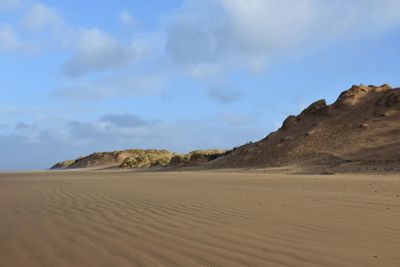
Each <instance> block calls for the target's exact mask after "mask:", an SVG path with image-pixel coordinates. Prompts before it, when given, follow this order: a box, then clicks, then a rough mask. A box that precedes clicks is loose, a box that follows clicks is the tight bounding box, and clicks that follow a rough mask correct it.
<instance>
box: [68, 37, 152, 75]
mask: <svg viewBox="0 0 400 267" xmlns="http://www.w3.org/2000/svg"><path fill="white" fill-rule="evenodd" d="M74 49H75V52H74V54H73V55H72V57H71V58H70V59H69V60H68V61H67V62H66V63H65V65H64V67H63V72H64V73H65V74H66V75H67V76H70V77H76V76H83V75H87V74H91V73H96V72H103V71H108V70H112V69H116V68H120V67H123V66H126V65H127V64H129V63H131V62H132V61H134V60H135V59H137V58H139V57H140V56H141V55H142V53H143V50H144V48H143V44H141V43H137V42H132V43H131V44H128V45H126V44H123V43H121V42H120V41H118V40H117V39H115V38H113V37H112V36H111V35H109V34H107V33H105V32H102V31H101V30H99V29H90V30H82V31H81V32H80V33H79V34H78V36H77V41H76V44H75V45H74Z"/></svg>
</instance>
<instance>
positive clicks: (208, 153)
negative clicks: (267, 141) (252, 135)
mask: <svg viewBox="0 0 400 267" xmlns="http://www.w3.org/2000/svg"><path fill="white" fill-rule="evenodd" d="M225 153H226V151H225V150H217V149H214V150H211V149H210V150H195V151H192V152H190V153H188V154H176V153H172V152H169V151H168V150H155V149H148V150H144V149H131V150H122V151H114V152H101V153H93V154H90V155H89V156H86V157H81V158H78V159H76V160H67V161H63V162H60V163H57V164H55V165H54V166H53V167H51V168H50V169H52V170H56V169H77V168H99V167H119V168H150V167H186V166H196V165H201V164H203V163H207V162H209V161H212V160H214V159H216V158H218V157H221V156H223V155H225Z"/></svg>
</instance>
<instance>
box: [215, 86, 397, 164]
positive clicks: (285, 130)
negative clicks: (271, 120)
mask: <svg viewBox="0 0 400 267" xmlns="http://www.w3.org/2000/svg"><path fill="white" fill-rule="evenodd" d="M350 162H358V163H365V164H381V163H385V164H386V163H393V164H397V165H398V164H399V163H400V88H397V89H391V88H390V86H388V85H382V86H362V85H361V86H353V87H352V88H350V89H349V90H346V91H344V92H343V93H342V94H341V95H340V96H339V98H338V99H337V100H336V102H335V103H333V104H332V105H327V104H326V102H325V100H319V101H317V102H315V103H313V104H311V105H310V106H309V107H308V108H306V109H305V110H304V111H303V112H301V114H299V115H297V116H289V117H288V118H287V119H286V120H285V121H284V122H283V125H282V127H281V128H280V129H279V130H277V131H276V132H273V133H271V134H270V135H268V136H267V137H266V138H265V139H263V140H261V141H259V142H256V143H253V144H249V145H245V146H242V147H239V148H237V149H234V150H233V151H232V152H231V153H229V154H228V155H226V156H225V157H223V158H221V159H218V160H216V161H215V162H213V164H212V165H213V167H214V168H222V167H226V168H232V167H272V166H285V165H291V164H302V165H304V164H308V165H325V166H339V165H341V164H349V163H350Z"/></svg>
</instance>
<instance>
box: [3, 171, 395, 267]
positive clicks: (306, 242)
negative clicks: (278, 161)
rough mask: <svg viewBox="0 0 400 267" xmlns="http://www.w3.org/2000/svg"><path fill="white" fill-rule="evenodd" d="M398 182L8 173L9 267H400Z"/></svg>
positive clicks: (343, 178) (380, 179) (6, 228)
mask: <svg viewBox="0 0 400 267" xmlns="http://www.w3.org/2000/svg"><path fill="white" fill-rule="evenodd" d="M399 194H400V176H396V175H390V176H389V175H380V176H376V175H363V176H361V175H351V176H349V175H334V176H299V175H296V176H295V175H284V174H264V173H229V172H216V173H212V172H176V173H173V172H169V173H149V172H146V173H136V172H134V173H129V172H93V171H88V172H80V171H74V172H47V173H24V174H22V173H14V174H0V266H41V267H45V266H242V267H243V266H400V254H399V253H398V252H399V251H400V196H399Z"/></svg>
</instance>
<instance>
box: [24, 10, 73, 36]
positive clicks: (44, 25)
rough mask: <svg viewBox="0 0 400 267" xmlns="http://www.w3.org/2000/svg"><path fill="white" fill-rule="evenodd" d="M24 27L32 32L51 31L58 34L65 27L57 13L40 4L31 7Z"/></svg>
mask: <svg viewBox="0 0 400 267" xmlns="http://www.w3.org/2000/svg"><path fill="white" fill-rule="evenodd" d="M24 26H25V27H26V28H27V29H28V30H30V31H33V32H41V31H52V32H56V33H59V32H60V31H62V30H64V28H65V27H66V25H65V22H64V20H63V18H62V17H61V16H60V15H59V14H58V12H57V11H56V10H55V9H54V8H51V7H49V6H46V5H44V4H42V3H35V4H34V5H32V6H31V7H30V8H29V10H28V13H27V15H26V17H25V20H24Z"/></svg>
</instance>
